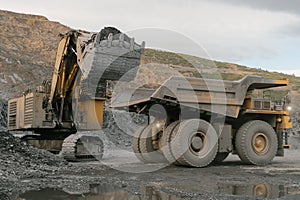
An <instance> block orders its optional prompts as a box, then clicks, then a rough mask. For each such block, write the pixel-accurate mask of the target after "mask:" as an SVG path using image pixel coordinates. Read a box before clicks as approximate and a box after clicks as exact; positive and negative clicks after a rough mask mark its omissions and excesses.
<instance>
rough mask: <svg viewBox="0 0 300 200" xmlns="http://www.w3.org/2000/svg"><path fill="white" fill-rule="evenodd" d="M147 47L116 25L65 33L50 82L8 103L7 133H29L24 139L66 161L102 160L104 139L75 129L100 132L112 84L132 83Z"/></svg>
mask: <svg viewBox="0 0 300 200" xmlns="http://www.w3.org/2000/svg"><path fill="white" fill-rule="evenodd" d="M143 49H144V42H143V43H142V44H141V45H139V44H137V43H136V42H135V41H134V38H130V37H128V36H127V35H126V34H124V33H121V32H120V31H119V30H118V29H116V28H113V27H106V28H104V29H102V30H101V31H100V32H99V33H91V32H86V31H78V30H72V31H70V32H68V33H66V34H63V35H61V40H60V43H59V45H58V50H57V55H56V62H55V68H54V71H53V75H52V80H51V81H44V82H43V84H42V85H41V86H39V87H38V88H37V89H36V90H34V91H27V92H25V93H24V94H23V95H22V96H20V97H16V98H12V99H10V100H9V101H8V130H9V131H31V132H32V134H26V135H25V136H23V138H22V139H23V140H25V141H27V142H28V143H29V144H32V145H34V146H36V147H39V148H43V149H47V150H49V151H51V152H56V153H58V152H61V153H62V155H64V157H65V158H66V159H67V160H73V161H74V160H76V161H78V160H86V159H89V160H90V159H94V158H101V157H102V155H103V142H102V141H101V139H99V137H96V136H95V135H92V134H87V133H86V132H85V133H80V132H77V131H78V130H99V129H101V128H102V121H103V110H104V103H105V101H106V100H107V98H109V97H110V94H109V91H108V88H109V83H110V82H111V81H116V80H119V79H120V78H121V77H122V79H124V80H130V79H133V78H134V76H135V73H136V71H137V68H138V66H139V64H140V58H141V55H142V53H143ZM125 74H126V76H124V75H125Z"/></svg>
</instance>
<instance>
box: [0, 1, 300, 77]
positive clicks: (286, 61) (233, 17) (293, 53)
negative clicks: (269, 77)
mask: <svg viewBox="0 0 300 200" xmlns="http://www.w3.org/2000/svg"><path fill="white" fill-rule="evenodd" d="M0 9H3V10H10V11H15V12H21V13H30V14H38V15H43V16H46V17H47V18H48V19H49V20H54V21H58V22H60V23H62V24H65V25H67V26H69V27H71V28H75V29H85V30H89V31H99V30H100V29H101V28H103V27H104V26H115V27H117V28H119V29H120V30H122V31H125V32H128V31H129V32H130V34H131V36H135V37H136V39H137V41H141V40H145V41H146V46H147V47H155V48H161V49H166V50H170V51H176V52H183V53H188V54H194V55H197V56H200V57H210V58H211V59H214V60H221V61H227V62H234V63H239V64H243V65H247V66H250V67H257V68H262V69H267V70H270V71H274V70H277V71H284V72H287V73H294V74H296V75H298V76H300V64H299V63H300V53H299V48H300V1H298V0H243V1H241V0H210V1H209V0H151V1H150V0H126V1H124V0H114V1H109V0H106V1H101V0H100V1H99V0H95V1H93V0H85V1H79V0H72V1H71V0H64V1H61V0H51V1H38V0H26V1H21V0H19V1H17V0H9V1H2V2H1V4H0ZM150 33H151V34H150ZM199 47H202V49H201V48H199ZM200 49H201V50H200ZM204 52H205V53H204Z"/></svg>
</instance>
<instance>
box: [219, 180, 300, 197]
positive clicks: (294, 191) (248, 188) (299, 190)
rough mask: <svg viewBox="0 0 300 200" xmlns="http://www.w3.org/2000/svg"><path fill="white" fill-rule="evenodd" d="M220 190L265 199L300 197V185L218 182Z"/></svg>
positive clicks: (222, 192)
mask: <svg viewBox="0 0 300 200" xmlns="http://www.w3.org/2000/svg"><path fill="white" fill-rule="evenodd" d="M218 192H219V194H223V195H226V194H227V195H234V196H243V197H245V196H247V197H260V198H265V199H277V198H281V197H284V199H300V187H299V186H284V185H270V184H265V183H259V184H254V185H234V184H227V183H226V184H224V183H222V184H221V183H220V184H218Z"/></svg>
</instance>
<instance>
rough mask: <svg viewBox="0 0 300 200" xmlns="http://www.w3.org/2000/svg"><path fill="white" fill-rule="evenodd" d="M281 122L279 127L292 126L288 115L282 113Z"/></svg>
mask: <svg viewBox="0 0 300 200" xmlns="http://www.w3.org/2000/svg"><path fill="white" fill-rule="evenodd" d="M281 119H282V122H281V123H280V128H281V129H291V128H292V127H293V125H292V121H291V118H290V116H288V115H284V116H282V117H281Z"/></svg>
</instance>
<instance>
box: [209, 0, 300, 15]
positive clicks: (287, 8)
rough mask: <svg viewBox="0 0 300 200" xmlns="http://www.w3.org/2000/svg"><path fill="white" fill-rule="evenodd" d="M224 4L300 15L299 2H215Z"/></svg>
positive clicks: (246, 0)
mask: <svg viewBox="0 0 300 200" xmlns="http://www.w3.org/2000/svg"><path fill="white" fill-rule="evenodd" d="M215 1H217V2H222V3H224V4H232V5H235V6H246V7H251V8H254V9H258V10H269V11H275V12H277V11H279V12H287V13H293V14H296V15H300V9H299V8H300V1H298V0H242V1H241V0H215Z"/></svg>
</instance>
